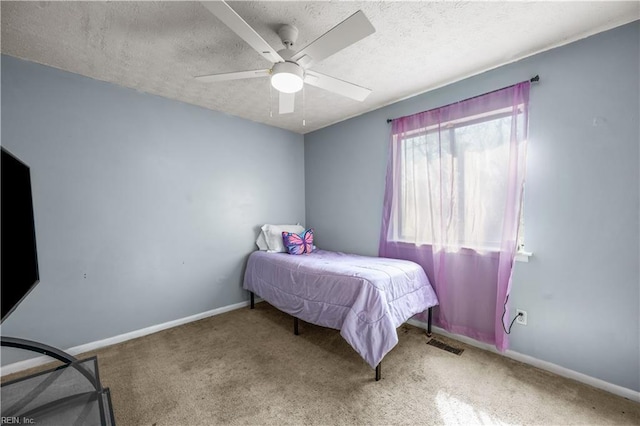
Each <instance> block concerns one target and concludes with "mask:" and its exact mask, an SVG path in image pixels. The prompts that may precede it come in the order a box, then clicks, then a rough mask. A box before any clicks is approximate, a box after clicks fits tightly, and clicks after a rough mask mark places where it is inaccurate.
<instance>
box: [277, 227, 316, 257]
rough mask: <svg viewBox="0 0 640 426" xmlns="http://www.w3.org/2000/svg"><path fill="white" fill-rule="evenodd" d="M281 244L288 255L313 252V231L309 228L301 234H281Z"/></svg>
mask: <svg viewBox="0 0 640 426" xmlns="http://www.w3.org/2000/svg"><path fill="white" fill-rule="evenodd" d="M282 242H283V243H284V247H285V248H286V249H287V253H289V254H309V253H311V252H312V251H313V229H311V228H309V229H307V230H306V231H304V232H303V233H301V234H296V233H295V232H283V233H282Z"/></svg>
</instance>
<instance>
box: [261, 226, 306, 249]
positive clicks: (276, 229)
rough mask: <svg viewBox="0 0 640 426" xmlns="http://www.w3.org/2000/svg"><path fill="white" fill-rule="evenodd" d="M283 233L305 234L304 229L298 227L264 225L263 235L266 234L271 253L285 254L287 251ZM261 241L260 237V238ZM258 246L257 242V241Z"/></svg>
mask: <svg viewBox="0 0 640 426" xmlns="http://www.w3.org/2000/svg"><path fill="white" fill-rule="evenodd" d="M283 232H295V233H296V234H300V233H302V232H304V227H302V226H300V224H298V225H269V224H267V225H264V226H263V227H262V233H263V234H264V239H265V242H266V243H267V247H268V248H269V251H274V252H280V253H284V252H286V251H287V249H286V248H285V247H284V244H283V242H282V233H283ZM258 239H260V237H258ZM256 244H257V241H256Z"/></svg>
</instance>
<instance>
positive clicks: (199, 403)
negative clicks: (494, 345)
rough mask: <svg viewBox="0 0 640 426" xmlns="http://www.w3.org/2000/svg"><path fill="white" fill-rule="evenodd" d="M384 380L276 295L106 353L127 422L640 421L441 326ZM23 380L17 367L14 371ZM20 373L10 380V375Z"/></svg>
mask: <svg viewBox="0 0 640 426" xmlns="http://www.w3.org/2000/svg"><path fill="white" fill-rule="evenodd" d="M398 333H399V336H400V342H399V343H398V345H397V346H396V347H395V348H394V349H393V350H392V351H391V352H390V353H389V354H388V355H387V356H386V357H385V359H384V361H383V363H382V380H381V381H379V382H375V381H374V370H373V369H371V368H370V367H369V366H368V365H366V364H365V362H364V361H363V360H362V359H361V358H360V357H359V356H358V355H357V354H356V353H355V352H354V351H353V349H352V348H351V347H350V346H349V345H348V344H347V343H346V342H345V341H344V340H343V339H342V337H340V334H339V332H338V331H335V330H330V329H326V328H322V327H317V326H313V325H310V324H307V323H304V322H301V323H300V335H299V336H294V335H293V320H292V319H291V317H289V316H287V315H285V314H283V313H281V312H279V311H277V310H276V309H274V308H273V307H271V306H270V305H268V304H267V303H259V304H257V305H256V309H255V310H249V309H248V308H245V309H240V310H236V311H233V312H229V313H226V314H222V315H218V316H215V317H211V318H207V319H204V320H201V321H197V322H194V323H190V324H186V325H184V326H180V327H177V328H173V329H170V330H165V331H162V332H159V333H156V334H153V335H149V336H146V337H142V338H139V339H135V340H131V341H128V342H125V343H122V344H119V345H114V346H111V347H108V348H105V349H102V350H99V351H96V352H92V353H88V354H85V355H83V356H80V357H79V358H83V357H85V356H89V355H93V354H97V355H98V361H99V365H100V373H101V377H102V382H103V384H104V386H108V387H109V388H111V395H112V400H113V406H114V412H115V417H116V420H117V422H118V424H119V425H121V426H128V425H149V426H151V425H155V426H160V425H214V424H255V425H261V424H273V425H281V424H295V425H299V424H322V425H334V424H336V425H337V424H349V425H350V424H384V425H389V424H412V425H414V424H420V425H429V424H447V425H453V424H500V425H502V424H540V425H555V424H557V425H560V424H562V425H564V424H589V425H606V424H635V425H638V424H640V404H638V403H635V402H632V401H629V400H626V399H624V398H620V397H617V396H614V395H612V394H609V393H607V392H604V391H601V390H598V389H595V388H592V387H590V386H586V385H583V384H581V383H578V382H574V381H572V380H568V379H564V378H561V377H558V376H555V375H553V374H551V373H548V372H545V371H542V370H539V369H537V368H534V367H530V366H528V365H525V364H521V363H519V362H516V361H513V360H510V359H507V358H504V357H501V356H498V355H496V354H493V353H490V352H486V351H482V350H479V349H476V348H473V347H470V346H467V345H464V344H462V343H459V342H456V341H453V340H447V339H446V338H444V337H441V336H437V335H434V336H435V337H437V338H438V340H441V341H444V342H447V343H448V344H450V345H452V346H456V347H459V348H463V349H464V352H463V354H462V355H461V356H457V355H454V354H451V353H449V352H446V351H444V350H442V349H438V348H435V347H433V346H429V345H427V344H426V343H427V341H428V338H427V337H426V335H425V333H424V330H421V329H419V328H416V327H412V326H409V325H403V326H402V327H401V328H399V329H398ZM14 377H15V376H14ZM10 378H13V377H4V378H3V380H7V379H10Z"/></svg>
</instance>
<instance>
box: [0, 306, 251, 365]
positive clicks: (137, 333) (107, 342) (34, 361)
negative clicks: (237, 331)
mask: <svg viewBox="0 0 640 426" xmlns="http://www.w3.org/2000/svg"><path fill="white" fill-rule="evenodd" d="M255 302H256V303H259V302H262V299H260V298H258V297H256V300H255ZM245 306H249V301H245V302H240V303H234V304H233V305H227V306H223V307H221V308H216V309H212V310H210V311H206V312H201V313H199V314H195V315H191V316H188V317H184V318H179V319H176V320H173V321H168V322H165V323H162V324H157V325H152V326H150V327H146V328H141V329H140V330H134V331H131V332H129V333H124V334H120V335H118V336H113V337H109V338H107V339H103V340H97V341H95V342H90V343H85V344H84V345H80V346H74V347H73V348H69V349H66V350H65V352H66V353H68V354H70V355H74V356H75V355H78V354H81V353H85V352H89V351H93V350H96V349H100V348H104V347H106V346H111V345H115V344H116V343H121V342H126V341H127V340H131V339H135V338H137V337H142V336H146V335H148V334H152V333H157V332H158V331H162V330H166V329H167V328H173V327H177V326H179V325H182V324H186V323H189V322H193V321H198V320H201V319H204V318H208V317H212V316H214V315H220V314H223V313H225V312H229V311H233V310H236V309H240V308H244V307H245ZM52 361H53V358H51V357H49V356H46V355H42V356H38V357H36V358H31V359H26V360H24V361H18V362H14V363H13V364H9V365H5V366H2V367H0V376H6V375H8V374H13V373H17V372H19V371H23V370H27V369H29V368H33V367H38V366H40V365H44V364H47V363H49V362H52Z"/></svg>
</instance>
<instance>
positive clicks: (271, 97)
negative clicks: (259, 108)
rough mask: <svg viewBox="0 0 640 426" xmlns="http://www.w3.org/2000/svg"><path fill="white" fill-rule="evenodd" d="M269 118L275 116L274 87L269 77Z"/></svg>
mask: <svg viewBox="0 0 640 426" xmlns="http://www.w3.org/2000/svg"><path fill="white" fill-rule="evenodd" d="M269 118H273V87H272V86H271V79H269Z"/></svg>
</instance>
